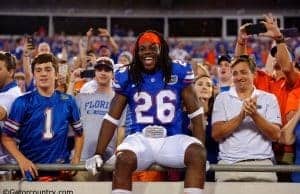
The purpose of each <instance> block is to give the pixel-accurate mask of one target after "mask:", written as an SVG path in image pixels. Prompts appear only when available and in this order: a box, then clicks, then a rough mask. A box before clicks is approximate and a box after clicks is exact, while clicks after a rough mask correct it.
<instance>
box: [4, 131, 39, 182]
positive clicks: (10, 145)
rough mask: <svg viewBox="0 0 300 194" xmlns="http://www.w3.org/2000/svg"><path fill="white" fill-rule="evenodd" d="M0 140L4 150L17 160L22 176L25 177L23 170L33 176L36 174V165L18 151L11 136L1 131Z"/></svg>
mask: <svg viewBox="0 0 300 194" xmlns="http://www.w3.org/2000/svg"><path fill="white" fill-rule="evenodd" d="M1 142H2V144H3V146H4V147H5V148H6V150H7V151H8V152H9V153H10V154H11V155H12V156H13V157H14V158H15V159H16V160H17V162H18V164H19V166H20V170H21V172H22V175H23V177H25V171H30V173H31V175H32V176H33V177H35V176H38V170H37V167H36V166H35V165H34V164H33V163H32V162H31V161H30V160H28V159H27V158H26V157H25V156H24V155H23V154H22V153H21V152H20V151H19V149H18V147H17V144H16V141H15V139H14V138H13V137H10V136H9V135H7V134H5V133H2V135H1Z"/></svg>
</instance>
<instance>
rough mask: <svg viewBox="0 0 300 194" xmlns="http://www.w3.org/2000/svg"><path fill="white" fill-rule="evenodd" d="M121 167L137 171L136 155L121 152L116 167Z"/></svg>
mask: <svg viewBox="0 0 300 194" xmlns="http://www.w3.org/2000/svg"><path fill="white" fill-rule="evenodd" d="M119 166H121V167H122V168H124V166H126V168H125V169H128V170H135V169H136V168H137V158H136V155H135V153H133V152H132V151H128V150H125V151H120V152H118V153H117V161H116V167H119Z"/></svg>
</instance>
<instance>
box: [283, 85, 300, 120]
mask: <svg viewBox="0 0 300 194" xmlns="http://www.w3.org/2000/svg"><path fill="white" fill-rule="evenodd" d="M299 106H300V87H297V88H295V89H294V90H292V91H291V92H290V93H289V95H288V98H287V104H286V107H285V112H284V114H285V115H287V114H288V113H289V112H290V111H297V110H298V108H299Z"/></svg>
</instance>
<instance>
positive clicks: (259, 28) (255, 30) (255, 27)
mask: <svg viewBox="0 0 300 194" xmlns="http://www.w3.org/2000/svg"><path fill="white" fill-rule="evenodd" d="M245 31H246V33H247V34H248V35H251V34H259V33H264V32H267V28H266V26H265V25H264V24H263V23H259V24H250V25H248V26H246V27H245Z"/></svg>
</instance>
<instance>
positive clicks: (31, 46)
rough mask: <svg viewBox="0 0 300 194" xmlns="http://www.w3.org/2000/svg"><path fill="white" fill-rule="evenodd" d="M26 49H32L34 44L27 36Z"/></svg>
mask: <svg viewBox="0 0 300 194" xmlns="http://www.w3.org/2000/svg"><path fill="white" fill-rule="evenodd" d="M27 48H28V49H29V50H33V49H34V43H33V37H32V36H27Z"/></svg>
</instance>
